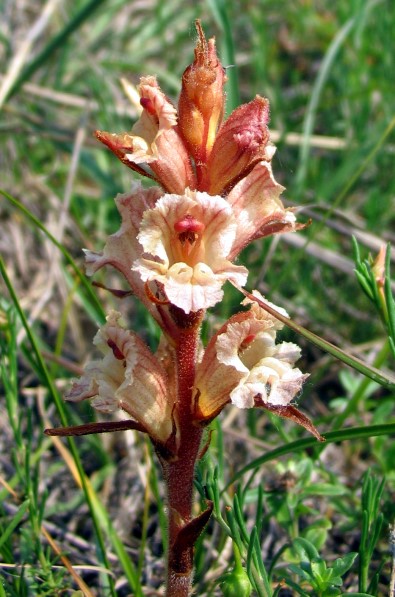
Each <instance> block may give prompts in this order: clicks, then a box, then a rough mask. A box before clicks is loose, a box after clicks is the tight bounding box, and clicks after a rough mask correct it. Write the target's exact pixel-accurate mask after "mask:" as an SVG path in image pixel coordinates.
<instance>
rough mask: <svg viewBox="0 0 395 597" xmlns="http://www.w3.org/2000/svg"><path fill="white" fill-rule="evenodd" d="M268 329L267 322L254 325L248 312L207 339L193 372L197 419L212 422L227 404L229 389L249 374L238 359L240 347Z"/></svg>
mask: <svg viewBox="0 0 395 597" xmlns="http://www.w3.org/2000/svg"><path fill="white" fill-rule="evenodd" d="M270 327H271V323H270V322H269V321H268V322H267V323H266V324H265V323H262V322H260V323H257V322H255V320H254V319H253V318H252V317H251V313H250V312H243V313H238V314H237V315H234V316H233V317H231V318H230V320H228V321H227V322H226V324H224V325H223V326H222V328H221V329H220V330H219V331H218V332H217V334H215V335H214V336H213V338H211V340H210V342H209V344H208V346H207V348H206V350H205V352H204V356H203V359H202V362H201V363H199V365H198V367H197V372H196V381H195V384H196V396H195V399H196V405H195V413H194V416H195V418H196V419H197V420H210V419H212V418H213V417H214V416H216V415H217V414H218V413H219V412H220V410H221V409H222V408H223V407H224V406H225V404H227V402H229V401H230V394H231V392H232V390H234V388H235V387H237V386H238V385H239V383H240V382H241V381H242V380H243V379H246V377H248V374H249V369H248V367H247V366H246V365H245V364H244V363H243V362H242V361H241V360H240V357H239V349H240V347H243V343H244V342H245V341H247V344H248V343H249V342H250V340H251V338H254V337H255V334H256V333H257V332H260V331H261V332H262V331H264V330H266V329H269V328H270Z"/></svg>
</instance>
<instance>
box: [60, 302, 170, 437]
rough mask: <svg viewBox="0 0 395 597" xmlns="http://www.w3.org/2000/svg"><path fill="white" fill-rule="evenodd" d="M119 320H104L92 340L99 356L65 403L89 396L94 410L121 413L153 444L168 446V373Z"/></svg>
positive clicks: (114, 314)
mask: <svg viewBox="0 0 395 597" xmlns="http://www.w3.org/2000/svg"><path fill="white" fill-rule="evenodd" d="M120 319H121V315H120V313H117V312H115V311H112V312H111V313H110V315H109V316H108V317H107V323H106V324H105V325H104V326H103V327H102V328H101V329H100V330H99V331H98V333H97V334H96V336H95V338H94V341H93V342H94V344H95V345H96V346H97V348H98V349H99V350H100V352H101V353H102V354H103V358H102V359H101V360H96V361H92V362H91V363H89V364H88V365H87V367H86V368H85V372H84V374H83V376H82V377H81V378H80V379H79V380H76V381H74V383H73V386H72V388H71V390H70V391H69V392H68V394H67V395H66V399H67V400H70V401H74V402H79V401H81V400H86V399H90V398H92V399H93V400H92V406H93V407H94V408H96V409H97V410H98V411H100V412H104V413H111V412H114V411H116V410H118V409H121V410H123V411H125V412H126V413H128V415H129V416H130V417H132V419H134V420H135V421H137V422H138V423H139V424H140V425H141V426H142V428H143V429H144V430H146V431H147V433H149V435H150V436H151V437H152V438H153V439H154V440H156V441H159V442H162V443H166V441H167V440H168V439H169V438H170V436H171V434H172V431H173V420H172V407H173V400H172V397H171V396H169V383H168V379H167V375H166V373H165V371H164V369H163V368H162V366H161V364H160V363H159V361H158V360H157V359H156V357H155V356H154V355H153V354H152V353H151V352H150V350H149V349H148V347H147V346H146V345H145V344H144V342H143V341H142V340H140V338H139V337H138V336H137V335H136V334H134V333H133V332H130V331H128V330H126V329H125V328H124V327H122V326H121V325H120Z"/></svg>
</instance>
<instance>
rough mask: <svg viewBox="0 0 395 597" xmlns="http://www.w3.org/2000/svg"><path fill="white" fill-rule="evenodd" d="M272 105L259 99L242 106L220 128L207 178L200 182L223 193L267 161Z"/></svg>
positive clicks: (213, 193) (216, 192)
mask: <svg viewBox="0 0 395 597" xmlns="http://www.w3.org/2000/svg"><path fill="white" fill-rule="evenodd" d="M268 121H269V102H268V100H267V99H265V98H263V97H260V96H256V98H255V99H254V100H252V101H251V102H249V103H248V104H243V105H242V106H239V107H238V108H236V110H234V112H232V114H231V115H230V116H229V118H228V120H227V121H226V122H225V123H224V124H223V125H222V126H221V128H220V129H219V131H218V133H217V136H216V139H215V143H214V146H213V149H212V152H211V154H210V158H209V160H208V163H207V172H206V176H205V179H204V180H202V181H199V183H201V186H199V188H202V189H203V190H207V191H208V192H209V193H210V194H212V195H216V194H218V195H219V194H223V193H224V192H226V191H227V190H229V189H230V188H232V187H233V186H234V185H235V184H236V183H237V182H238V181H239V180H241V179H242V178H243V177H245V176H246V175H247V174H248V173H249V172H250V171H251V170H252V168H253V167H254V166H255V165H256V164H257V163H258V162H259V161H261V160H264V159H267V154H266V146H267V144H268V142H269V130H268V128H267V123H268Z"/></svg>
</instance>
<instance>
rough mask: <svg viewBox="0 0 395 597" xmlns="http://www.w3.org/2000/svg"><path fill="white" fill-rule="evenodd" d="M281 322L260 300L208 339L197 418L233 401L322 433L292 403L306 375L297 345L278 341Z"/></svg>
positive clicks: (199, 383) (212, 414) (199, 382)
mask: <svg viewBox="0 0 395 597" xmlns="http://www.w3.org/2000/svg"><path fill="white" fill-rule="evenodd" d="M258 296H259V297H260V298H262V297H261V296H260V295H258ZM282 313H283V314H284V313H285V312H284V311H283V310H282ZM285 314H286V313H285ZM282 327H283V325H282V324H281V323H280V322H279V321H278V320H277V319H275V318H274V317H272V316H271V315H269V314H268V313H266V312H265V311H264V310H263V309H261V308H260V307H259V306H258V305H256V304H255V305H253V306H252V307H251V309H250V310H249V311H247V312H244V313H238V314H237V315H234V316H233V317H231V318H230V319H229V320H228V321H227V322H226V324H225V325H224V326H223V327H222V328H221V329H220V330H219V331H218V333H217V334H216V335H215V336H214V337H213V338H212V339H211V341H210V342H209V344H208V346H207V348H206V351H205V353H204V356H203V359H202V361H201V363H200V364H199V365H198V368H197V374H196V380H195V404H194V409H195V410H194V416H195V417H196V420H197V421H199V420H201V421H206V420H208V421H209V420H211V419H212V418H214V417H215V416H216V415H217V414H218V413H219V412H220V411H221V410H222V408H223V407H224V406H225V405H226V404H227V403H229V402H231V403H232V404H234V405H235V406H237V407H238V408H252V407H254V406H260V407H263V408H266V409H268V410H270V411H271V412H274V413H275V414H278V415H279V416H282V417H285V418H291V419H293V420H295V421H296V422H297V423H299V424H300V425H302V426H303V427H305V428H306V429H308V430H309V431H311V432H312V433H313V434H315V435H316V436H317V437H319V434H318V432H317V431H316V430H315V428H314V427H313V425H312V423H311V422H310V421H309V419H308V418H307V417H306V416H305V415H303V414H302V413H301V412H299V411H298V410H297V409H296V408H295V407H294V406H292V405H291V403H292V401H293V400H294V399H295V398H296V397H297V396H298V395H299V394H300V392H301V389H302V386H303V383H304V382H305V380H306V379H307V377H308V375H307V374H304V373H302V372H301V371H300V370H299V369H298V368H296V367H295V366H294V365H295V362H296V361H297V360H298V359H299V357H300V348H299V347H298V346H297V345H296V344H293V343H290V342H282V343H280V344H276V332H277V331H278V330H279V329H281V328H282Z"/></svg>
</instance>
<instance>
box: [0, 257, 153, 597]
mask: <svg viewBox="0 0 395 597" xmlns="http://www.w3.org/2000/svg"><path fill="white" fill-rule="evenodd" d="M0 273H1V274H2V276H3V279H4V282H5V284H6V286H7V289H8V291H9V293H10V296H11V299H12V301H13V303H14V305H15V308H16V310H17V312H18V315H19V317H20V320H21V322H22V325H23V327H24V329H25V331H26V334H27V337H28V339H29V342H30V344H31V347H32V351H33V353H34V354H35V357H36V361H37V363H38V366H39V367H40V370H41V371H40V373H41V376H42V377H43V378H44V379H45V382H46V386H47V389H48V391H49V393H50V395H51V397H52V398H53V400H54V402H55V405H56V408H57V410H58V413H59V417H60V420H61V422H62V425H63V426H65V427H66V426H67V425H68V421H67V418H66V414H65V409H64V406H63V402H62V400H61V399H60V396H59V394H58V392H57V390H56V388H55V386H54V384H53V381H52V379H51V376H50V375H49V372H48V369H47V367H46V365H45V362H44V360H43V357H42V355H41V353H40V350H39V347H38V342H37V340H36V338H35V335H34V333H33V331H32V330H31V328H30V327H29V324H28V321H27V319H26V316H25V313H24V312H23V309H22V308H21V306H20V304H19V301H18V298H17V296H16V294H15V292H14V288H13V286H12V284H11V281H10V279H9V278H8V275H7V272H6V269H5V266H4V263H3V260H2V259H1V258H0ZM67 441H68V445H69V449H70V452H71V454H72V456H73V460H74V463H75V465H76V467H77V470H78V474H79V477H80V479H81V484H82V488H83V492H84V495H85V499H86V502H87V505H88V507H89V511H90V514H91V516H92V521H93V526H94V528H95V533H96V537H97V540H98V543H99V549H100V553H101V558H102V562H103V564H104V566H105V567H106V568H107V569H110V567H109V564H108V560H107V552H106V546H105V544H104V540H103V536H102V532H101V529H100V526H99V523H98V521H99V520H100V521H101V523H102V526H104V527H105V528H106V530H107V532H108V534H109V538H110V540H111V542H112V544H113V546H114V549H115V551H116V553H117V555H118V557H119V559H120V562H121V564H122V566H123V567H124V572H125V574H126V576H127V578H128V581H129V582H130V585H131V587H132V588H133V589H134V590H135V595H136V596H137V597H142V594H141V593H139V592H138V591H139V590H140V589H139V586H140V584H139V579H138V576H137V573H136V571H135V569H134V567H133V564H132V562H131V560H130V559H129V557H128V556H127V554H126V550H125V548H124V546H123V544H122V542H121V541H120V539H119V537H118V536H117V534H116V533H115V531H114V530H113V528H112V525H111V523H110V520H109V517H108V514H107V512H106V511H105V509H104V508H103V506H102V505H101V503H100V500H99V499H98V497H97V496H96V494H95V493H94V490H93V488H92V487H91V486H90V484H89V483H88V480H87V478H86V476H85V473H84V470H83V467H82V463H81V460H80V457H79V454H78V451H77V448H76V445H75V442H74V440H73V439H72V438H67ZM108 582H109V583H110V590H111V595H112V596H113V597H115V595H116V593H115V587H114V582H113V579H112V578H111V576H110V575H109V576H108Z"/></svg>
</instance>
